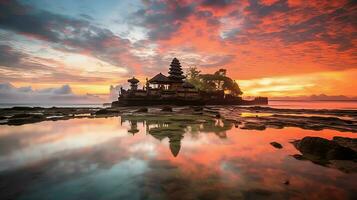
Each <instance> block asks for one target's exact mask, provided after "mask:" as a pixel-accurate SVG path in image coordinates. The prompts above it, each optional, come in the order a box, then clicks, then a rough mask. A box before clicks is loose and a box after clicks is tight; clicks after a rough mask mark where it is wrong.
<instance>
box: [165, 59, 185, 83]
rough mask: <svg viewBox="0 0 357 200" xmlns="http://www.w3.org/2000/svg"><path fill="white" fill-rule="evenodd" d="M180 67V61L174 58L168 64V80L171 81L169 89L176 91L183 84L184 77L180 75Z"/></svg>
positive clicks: (181, 72)
mask: <svg viewBox="0 0 357 200" xmlns="http://www.w3.org/2000/svg"><path fill="white" fill-rule="evenodd" d="M182 74H183V71H182V67H181V64H180V61H179V60H178V59H177V58H174V59H173V60H172V62H171V64H170V68H169V76H168V78H169V80H170V81H171V89H177V88H179V87H181V85H182V83H183V82H184V81H183V79H185V76H184V75H182Z"/></svg>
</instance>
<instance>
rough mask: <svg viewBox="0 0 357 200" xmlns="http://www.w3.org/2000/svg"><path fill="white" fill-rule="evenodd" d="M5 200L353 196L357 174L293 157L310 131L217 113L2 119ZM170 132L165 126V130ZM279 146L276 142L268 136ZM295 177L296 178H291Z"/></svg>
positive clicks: (0, 163)
mask: <svg viewBox="0 0 357 200" xmlns="http://www.w3.org/2000/svg"><path fill="white" fill-rule="evenodd" d="M0 130H1V131H0V199H7V198H9V199H10V198H11V199H36V200H41V199H66V200H71V199H155V200H156V199H240V198H244V199H300V198H305V199H356V197H357V196H356V192H357V190H356V189H357V182H356V180H357V174H345V173H343V172H341V171H338V170H336V169H330V168H326V167H323V166H319V165H316V164H313V163H311V162H309V161H299V160H296V159H294V158H293V157H291V155H292V154H296V153H298V151H297V150H296V149H295V148H294V147H293V146H292V145H291V144H290V143H289V141H291V140H294V139H300V138H302V137H304V136H320V137H324V138H329V139H331V138H332V137H333V136H336V135H338V136H346V137H353V138H356V137H357V136H356V135H355V134H353V133H348V132H344V133H342V132H337V131H332V130H324V131H309V130H301V129H298V128H285V129H267V130H264V131H252V130H242V129H239V128H235V127H234V126H232V125H231V124H229V123H226V122H222V121H220V120H218V121H215V122H212V123H202V124H190V123H189V122H185V121H180V122H175V123H172V122H168V121H165V119H154V118H153V119H150V118H145V119H130V117H129V118H120V117H115V118H106V119H104V118H102V119H73V120H67V121H57V122H41V123H36V124H29V125H23V126H0ZM162 130H164V131H162ZM272 141H276V142H279V143H281V144H282V145H283V146H284V148H283V149H275V148H274V147H272V146H271V145H270V144H269V143H270V142H272ZM286 181H289V184H284V183H285V182H286Z"/></svg>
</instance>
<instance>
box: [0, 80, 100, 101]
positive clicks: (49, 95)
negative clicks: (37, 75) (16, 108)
mask: <svg viewBox="0 0 357 200" xmlns="http://www.w3.org/2000/svg"><path fill="white" fill-rule="evenodd" d="M105 100H106V99H102V98H100V97H99V96H96V95H91V94H86V95H76V94H74V93H73V92H72V89H71V87H70V86H69V85H63V86H60V87H58V88H44V89H41V90H33V89H32V88H31V87H30V86H27V87H15V86H13V85H11V84H10V83H0V103H12V104H13V103H18V104H21V103H24V104H30V103H33V104H49V105H56V104H59V103H62V104H63V103H68V104H73V103H102V102H104V101H105Z"/></svg>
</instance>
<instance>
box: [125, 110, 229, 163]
mask: <svg viewBox="0 0 357 200" xmlns="http://www.w3.org/2000/svg"><path fill="white" fill-rule="evenodd" d="M126 121H128V122H129V125H130V128H129V129H128V133H130V134H133V135H134V134H135V133H138V132H139V129H138V123H142V125H143V127H144V128H145V130H146V133H147V134H150V135H151V136H153V137H154V138H156V139H158V140H160V141H161V140H163V139H165V138H168V139H169V144H170V150H171V153H172V155H173V156H175V157H176V156H177V155H178V154H179V152H180V149H181V140H182V139H183V138H184V134H185V133H191V134H196V133H198V132H205V133H210V132H211V133H212V132H213V133H215V134H216V135H217V136H218V137H219V138H222V139H223V138H226V137H227V135H226V131H227V130H230V129H231V128H232V126H233V124H232V123H231V122H229V121H226V120H223V121H222V120H214V121H209V122H201V123H189V124H187V123H183V122H180V121H179V120H175V119H167V118H165V117H161V118H158V117H150V116H145V117H142V116H122V117H121V123H123V122H126Z"/></svg>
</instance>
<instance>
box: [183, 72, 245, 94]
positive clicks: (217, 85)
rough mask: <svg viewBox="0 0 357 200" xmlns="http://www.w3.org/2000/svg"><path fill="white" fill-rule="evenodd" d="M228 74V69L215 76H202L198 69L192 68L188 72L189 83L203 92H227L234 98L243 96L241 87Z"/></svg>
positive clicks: (216, 73)
mask: <svg viewBox="0 0 357 200" xmlns="http://www.w3.org/2000/svg"><path fill="white" fill-rule="evenodd" d="M226 74H227V70H226V69H219V70H218V71H216V72H215V73H214V74H201V71H199V70H197V68H196V67H190V68H189V69H188V71H187V81H188V82H190V83H191V84H193V85H194V86H195V87H196V88H198V89H200V90H203V91H207V92H212V91H218V90H225V91H228V92H229V93H230V94H232V95H234V96H239V95H242V94H243V92H242V91H241V89H240V88H239V85H238V84H237V83H236V82H235V81H234V80H232V79H231V78H229V77H227V76H226Z"/></svg>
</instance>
